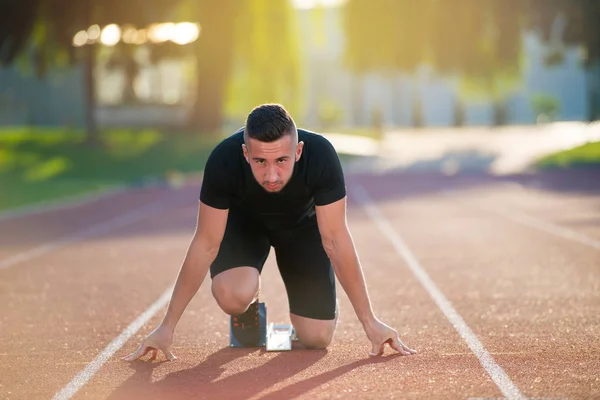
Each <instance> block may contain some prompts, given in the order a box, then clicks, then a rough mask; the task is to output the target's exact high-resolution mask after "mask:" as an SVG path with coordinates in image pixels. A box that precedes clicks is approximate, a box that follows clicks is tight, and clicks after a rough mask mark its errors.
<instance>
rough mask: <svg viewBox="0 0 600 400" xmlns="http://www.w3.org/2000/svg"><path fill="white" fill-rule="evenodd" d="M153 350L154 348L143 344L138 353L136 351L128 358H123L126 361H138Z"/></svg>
mask: <svg viewBox="0 0 600 400" xmlns="http://www.w3.org/2000/svg"><path fill="white" fill-rule="evenodd" d="M151 349H152V347H150V346H148V345H146V344H141V345H140V347H138V348H137V350H136V351H134V352H133V353H131V354H130V355H128V356H125V357H123V360H125V361H133V360H137V359H138V358H140V357H144V356H145V355H146V354H148V352H149V351H150V350H151Z"/></svg>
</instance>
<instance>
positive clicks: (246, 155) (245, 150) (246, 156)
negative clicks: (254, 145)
mask: <svg viewBox="0 0 600 400" xmlns="http://www.w3.org/2000/svg"><path fill="white" fill-rule="evenodd" d="M242 151H243V153H244V158H245V159H246V162H247V163H248V164H250V161H248V147H247V146H246V145H245V144H244V143H242Z"/></svg>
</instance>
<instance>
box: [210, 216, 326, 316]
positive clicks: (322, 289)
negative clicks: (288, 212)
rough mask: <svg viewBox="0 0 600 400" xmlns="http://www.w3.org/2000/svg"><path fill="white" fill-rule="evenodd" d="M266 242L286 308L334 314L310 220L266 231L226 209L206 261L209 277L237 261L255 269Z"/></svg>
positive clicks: (265, 253) (264, 255)
mask: <svg viewBox="0 0 600 400" xmlns="http://www.w3.org/2000/svg"><path fill="white" fill-rule="evenodd" d="M271 246H272V247H273V248H274V249H275V255H276V260H277V265H278V268H279V272H280V274H281V277H282V279H283V283H284V285H285V288H286V291H287V295H288V301H289V308H290V312H292V313H294V314H296V315H299V316H302V317H306V318H314V319H321V320H332V319H335V316H336V315H335V312H336V289H335V274H334V272H333V268H332V266H331V261H330V260H329V257H328V256H327V253H326V252H325V249H324V248H323V244H322V241H321V235H320V233H319V229H318V226H317V224H316V220H315V221H314V223H312V222H311V223H308V224H305V225H304V226H302V227H299V228H295V229H293V230H285V231H267V230H266V229H264V228H262V227H261V226H260V224H258V223H257V222H255V221H253V220H251V219H250V218H248V217H245V216H244V215H242V214H240V213H238V212H233V211H231V210H230V212H229V217H228V220H227V227H226V229H225V235H224V237H223V241H222V242H221V247H220V248H219V252H218V254H217V257H216V259H215V260H214V262H213V263H212V265H211V266H210V275H211V279H212V278H214V277H215V275H217V274H218V273H220V272H223V271H226V270H228V269H231V268H236V267H241V266H248V267H254V268H256V269H258V271H259V273H260V272H261V271H262V268H263V266H264V264H265V261H266V260H267V257H268V256H269V251H270V250H271Z"/></svg>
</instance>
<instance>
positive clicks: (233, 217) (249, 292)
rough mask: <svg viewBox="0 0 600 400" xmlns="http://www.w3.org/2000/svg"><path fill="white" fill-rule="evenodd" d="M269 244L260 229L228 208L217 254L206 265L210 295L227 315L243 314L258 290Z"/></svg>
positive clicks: (255, 298) (253, 300) (254, 298)
mask: <svg viewBox="0 0 600 400" xmlns="http://www.w3.org/2000/svg"><path fill="white" fill-rule="evenodd" d="M270 249H271V244H270V243H269V241H268V239H267V237H266V235H265V234H264V232H262V230H261V229H260V228H259V227H258V226H257V225H256V224H253V223H252V221H250V220H248V219H247V218H244V216H243V215H241V214H239V213H238V212H236V211H230V212H229V217H228V220H227V227H226V228H225V234H224V236H223V240H222V241H221V247H220V248H219V252H218V254H217V257H216V258H215V260H214V261H213V263H212V264H211V266H210V276H211V278H212V287H211V291H212V294H213V296H214V298H215V300H216V301H217V304H218V305H219V307H221V309H222V310H223V311H224V312H225V313H227V314H229V315H240V314H242V313H244V312H245V311H246V310H247V309H248V306H249V305H250V304H252V303H253V302H255V301H256V300H257V298H258V293H259V291H260V273H261V271H262V268H263V266H264V263H265V261H266V259H267V257H268V256H269V250H270Z"/></svg>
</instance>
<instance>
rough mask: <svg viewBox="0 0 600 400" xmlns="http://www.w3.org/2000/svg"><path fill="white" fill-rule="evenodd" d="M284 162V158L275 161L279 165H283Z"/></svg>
mask: <svg viewBox="0 0 600 400" xmlns="http://www.w3.org/2000/svg"><path fill="white" fill-rule="evenodd" d="M285 161H286V159H285V158H283V159H281V160H277V162H278V163H279V164H283V163H284V162H285Z"/></svg>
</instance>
